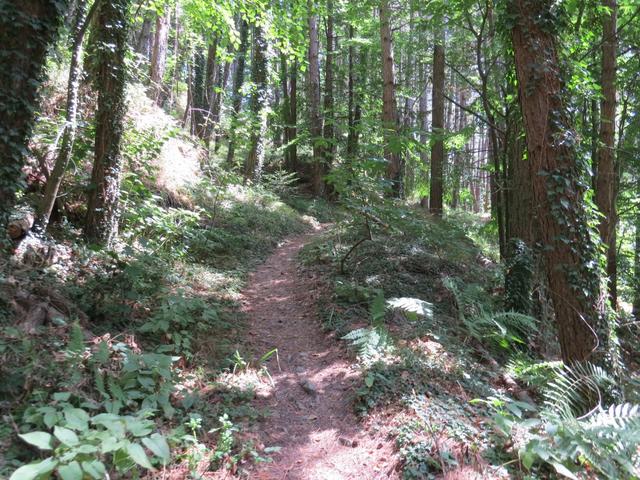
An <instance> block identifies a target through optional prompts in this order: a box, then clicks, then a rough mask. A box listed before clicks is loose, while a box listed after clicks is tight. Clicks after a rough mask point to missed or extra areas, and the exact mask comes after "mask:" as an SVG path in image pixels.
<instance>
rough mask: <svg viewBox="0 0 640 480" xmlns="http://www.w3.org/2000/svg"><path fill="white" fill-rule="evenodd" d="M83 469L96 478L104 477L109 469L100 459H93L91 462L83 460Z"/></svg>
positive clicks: (98, 479)
mask: <svg viewBox="0 0 640 480" xmlns="http://www.w3.org/2000/svg"><path fill="white" fill-rule="evenodd" d="M82 470H84V472H85V473H86V474H88V475H90V476H91V478H94V479H96V480H100V479H103V478H104V477H105V475H106V473H107V469H106V468H105V466H104V463H102V462H101V461H100V460H93V461H90V462H82Z"/></svg>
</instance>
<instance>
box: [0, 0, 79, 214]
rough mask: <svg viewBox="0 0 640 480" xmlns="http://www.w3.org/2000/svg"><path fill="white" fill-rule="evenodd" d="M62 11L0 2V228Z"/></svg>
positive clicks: (34, 1)
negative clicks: (0, 165)
mask: <svg viewBox="0 0 640 480" xmlns="http://www.w3.org/2000/svg"><path fill="white" fill-rule="evenodd" d="M66 8H67V2H65V1H59V0H55V1H54V0H21V1H19V2H16V1H8V0H0V12H2V14H0V49H1V52H0V159H1V160H0V161H1V162H2V168H0V225H4V223H5V221H6V220H7V217H8V215H9V212H10V211H11V209H12V207H13V204H14V202H15V194H16V192H17V191H18V190H19V189H21V188H23V187H24V178H23V176H22V167H23V164H24V154H25V151H26V149H27V146H28V143H29V138H30V136H31V129H32V126H33V119H34V112H35V110H36V107H37V91H38V87H39V86H40V82H41V81H42V79H43V71H44V64H45V60H46V54H47V49H48V48H49V46H50V45H51V44H52V43H53V42H54V41H55V39H56V38H57V35H58V27H59V25H60V23H61V22H62V18H63V15H64V13H65V10H66Z"/></svg>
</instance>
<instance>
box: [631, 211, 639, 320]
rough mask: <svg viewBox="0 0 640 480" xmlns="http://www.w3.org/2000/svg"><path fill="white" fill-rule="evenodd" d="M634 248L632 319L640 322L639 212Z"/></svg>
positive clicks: (637, 214) (636, 220) (636, 221)
mask: <svg viewBox="0 0 640 480" xmlns="http://www.w3.org/2000/svg"><path fill="white" fill-rule="evenodd" d="M635 229H636V232H635V233H636V235H635V237H636V238H635V248H634V252H633V319H634V320H635V321H636V322H640V212H637V213H636V218H635Z"/></svg>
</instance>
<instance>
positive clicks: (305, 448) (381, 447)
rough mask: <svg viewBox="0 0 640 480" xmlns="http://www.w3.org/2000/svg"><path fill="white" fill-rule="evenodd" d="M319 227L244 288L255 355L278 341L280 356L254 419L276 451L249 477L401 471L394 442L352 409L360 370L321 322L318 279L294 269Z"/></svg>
mask: <svg viewBox="0 0 640 480" xmlns="http://www.w3.org/2000/svg"><path fill="white" fill-rule="evenodd" d="M317 233H318V232H313V233H309V234H305V235H300V236H295V237H291V238H290V239H288V240H287V241H285V242H284V243H283V244H282V245H281V246H280V247H279V248H278V249H277V250H276V251H275V253H274V254H273V255H272V256H271V257H269V259H268V260H267V261H266V262H265V263H264V264H263V265H262V266H261V267H260V268H258V270H256V271H255V272H254V273H253V274H252V275H251V277H250V279H249V284H248V286H247V288H246V290H245V291H244V293H243V296H244V300H243V303H244V308H243V310H244V312H245V313H246V314H247V315H248V318H249V324H250V329H249V334H250V342H251V345H252V348H253V349H254V353H255V355H256V356H258V357H259V356H261V355H263V354H264V353H266V352H268V351H270V350H272V349H274V348H277V349H278V358H279V366H278V364H277V362H276V359H275V358H272V359H271V360H270V361H269V371H270V373H271V375H272V377H273V381H274V387H273V388H271V389H270V390H269V391H268V392H267V393H266V394H264V395H261V396H259V397H258V399H257V400H256V403H257V406H258V407H266V408H267V409H268V410H269V412H270V415H269V416H268V417H267V419H266V420H265V421H264V422H263V423H262V424H261V425H260V426H259V432H260V433H259V436H260V441H261V443H263V444H264V445H265V446H267V447H268V446H272V447H273V446H278V447H281V450H280V451H279V452H278V453H276V454H274V455H273V457H272V458H273V461H272V462H269V463H263V464H259V465H258V466H256V468H255V470H254V472H253V473H252V476H251V478H252V479H255V480H276V479H278V480H280V479H282V480H284V479H286V480H343V479H358V480H374V479H382V478H384V479H388V478H398V476H397V473H396V471H395V468H394V466H395V458H394V455H393V448H392V445H391V443H390V442H389V441H387V440H385V438H384V437H383V436H382V437H381V434H380V433H377V434H376V433H373V432H368V431H366V427H364V426H363V425H362V424H361V423H359V422H358V419H357V417H356V416H355V415H354V413H353V406H352V402H353V392H354V387H355V385H356V384H357V381H358V372H357V371H356V370H354V369H353V368H352V367H351V364H350V362H349V361H348V359H347V353H346V352H345V350H344V347H343V346H342V345H341V344H340V342H338V341H336V339H335V338H329V337H328V336H327V335H325V333H323V331H322V329H321V326H320V321H319V319H318V317H317V306H316V302H317V299H318V297H319V290H318V289H319V284H318V280H317V279H316V278H314V276H313V275H312V274H311V273H309V272H303V271H301V270H299V268H298V262H297V260H296V258H297V254H298V252H299V251H300V249H301V248H302V247H303V246H304V244H305V243H307V242H308V241H309V240H311V238H312V237H313V236H314V235H317Z"/></svg>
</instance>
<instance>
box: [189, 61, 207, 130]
mask: <svg viewBox="0 0 640 480" xmlns="http://www.w3.org/2000/svg"><path fill="white" fill-rule="evenodd" d="M205 77H206V59H205V56H204V55H203V54H202V51H200V50H198V51H196V53H195V58H194V61H193V75H192V79H193V82H192V83H191V131H192V133H193V134H194V135H195V136H197V137H198V138H200V139H204V138H206V126H207V123H206V112H207V111H208V109H207V98H206V90H205V85H206V82H205Z"/></svg>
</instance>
